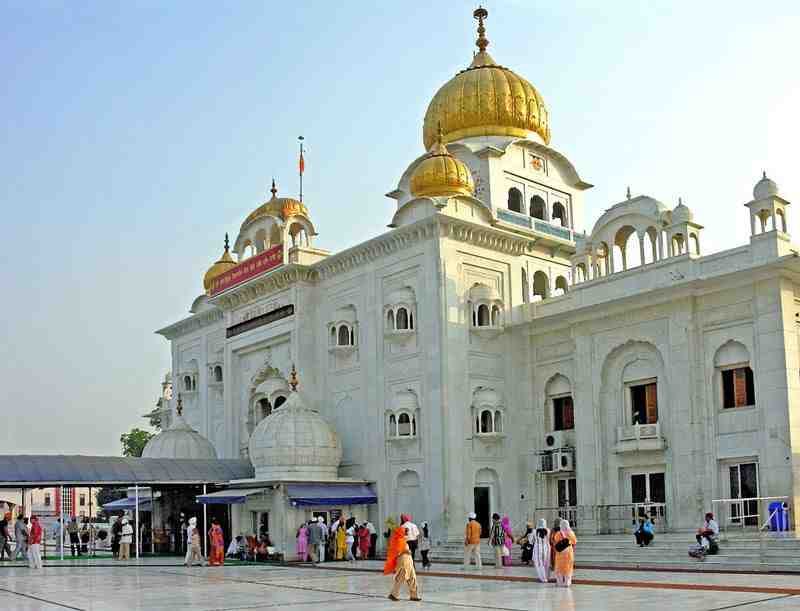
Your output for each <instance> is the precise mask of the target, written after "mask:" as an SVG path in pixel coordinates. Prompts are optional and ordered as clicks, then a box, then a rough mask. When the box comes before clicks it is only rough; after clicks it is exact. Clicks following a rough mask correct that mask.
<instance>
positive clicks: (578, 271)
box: [575, 263, 587, 282]
mask: <svg viewBox="0 0 800 611" xmlns="http://www.w3.org/2000/svg"><path fill="white" fill-rule="evenodd" d="M575 276H576V278H575V280H576V281H577V282H586V280H587V276H586V266H585V265H584V264H583V263H578V264H577V265H576V266H575Z"/></svg>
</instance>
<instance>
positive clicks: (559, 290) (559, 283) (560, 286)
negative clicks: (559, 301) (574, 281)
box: [553, 276, 569, 296]
mask: <svg viewBox="0 0 800 611" xmlns="http://www.w3.org/2000/svg"><path fill="white" fill-rule="evenodd" d="M567 290H569V286H568V285H567V279H566V278H565V277H564V276H559V277H558V278H556V290H555V291H553V295H555V296H557V295H566V294H567Z"/></svg>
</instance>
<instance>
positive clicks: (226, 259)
mask: <svg viewBox="0 0 800 611" xmlns="http://www.w3.org/2000/svg"><path fill="white" fill-rule="evenodd" d="M229 248H230V246H229V244H228V234H227V233H226V234H225V250H224V252H223V253H222V256H221V257H220V259H219V261H217V262H216V263H214V265H212V266H211V267H209V268H208V271H207V272H206V275H205V276H204V277H203V288H204V289H205V290H206V293H209V292H211V287H212V286H214V280H216V279H217V278H219V277H220V276H221V275H222V274H224V273H225V272H227V271H228V270H229V269H233V268H234V267H236V261H234V260H233V257H231V253H230V252H229Z"/></svg>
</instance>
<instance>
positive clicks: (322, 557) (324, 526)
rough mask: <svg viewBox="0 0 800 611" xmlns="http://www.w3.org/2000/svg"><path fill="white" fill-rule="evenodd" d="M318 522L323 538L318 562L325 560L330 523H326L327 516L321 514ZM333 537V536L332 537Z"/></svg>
mask: <svg viewBox="0 0 800 611" xmlns="http://www.w3.org/2000/svg"><path fill="white" fill-rule="evenodd" d="M317 524H318V525H319V529H320V531H321V532H322V540H321V541H320V543H319V547H318V549H319V559H318V560H317V562H320V563H322V562H325V545H326V543H327V541H328V525H327V524H325V518H323V517H322V516H319V517H318V518H317ZM331 539H332V537H331Z"/></svg>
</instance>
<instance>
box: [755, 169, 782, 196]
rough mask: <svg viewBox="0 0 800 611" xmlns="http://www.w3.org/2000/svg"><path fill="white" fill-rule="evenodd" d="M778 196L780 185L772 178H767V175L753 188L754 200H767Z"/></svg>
mask: <svg viewBox="0 0 800 611" xmlns="http://www.w3.org/2000/svg"><path fill="white" fill-rule="evenodd" d="M777 194H778V185H776V184H775V181H774V180H772V179H771V178H767V173H766V172H764V175H763V176H762V177H761V180H759V181H758V182H757V183H756V186H755V187H753V199H766V198H768V197H772V196H774V195H777Z"/></svg>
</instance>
